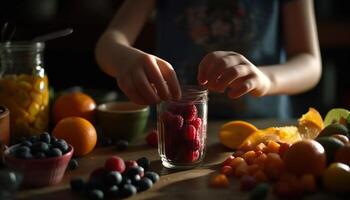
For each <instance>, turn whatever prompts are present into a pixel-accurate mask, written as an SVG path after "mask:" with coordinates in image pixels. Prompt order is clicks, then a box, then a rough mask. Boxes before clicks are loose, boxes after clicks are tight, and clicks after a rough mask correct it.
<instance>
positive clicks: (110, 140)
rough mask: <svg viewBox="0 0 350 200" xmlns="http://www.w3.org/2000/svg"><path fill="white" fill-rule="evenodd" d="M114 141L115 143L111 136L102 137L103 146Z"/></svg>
mask: <svg viewBox="0 0 350 200" xmlns="http://www.w3.org/2000/svg"><path fill="white" fill-rule="evenodd" d="M112 143H113V141H112V139H111V138H109V137H103V138H102V139H101V145H102V146H103V147H108V146H111V145H112Z"/></svg>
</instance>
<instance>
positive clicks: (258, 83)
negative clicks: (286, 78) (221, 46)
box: [198, 51, 271, 98]
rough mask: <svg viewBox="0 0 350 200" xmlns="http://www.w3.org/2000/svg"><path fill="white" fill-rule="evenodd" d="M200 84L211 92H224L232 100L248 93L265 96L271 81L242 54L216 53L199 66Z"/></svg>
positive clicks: (207, 56) (207, 57)
mask: <svg viewBox="0 0 350 200" xmlns="http://www.w3.org/2000/svg"><path fill="white" fill-rule="evenodd" d="M198 82H199V84H201V85H205V86H206V87H207V88H208V89H209V90H212V91H217V92H224V91H225V89H228V91H227V95H228V96H229V97H230V98H238V97H240V96H242V95H245V94H247V93H251V94H252V95H254V96H263V95H265V94H266V93H267V92H268V90H269V89H270V86H271V80H270V79H269V78H268V76H267V75H265V74H264V73H263V72H262V71H260V70H259V69H258V68H257V67H256V66H254V65H253V64H252V63H251V62H249V60H247V59H246V58H245V57H244V56H242V55H241V54H238V53H236V52H230V51H215V52H212V53H209V54H207V55H206V56H205V57H204V58H203V59H202V61H201V63H200V64H199V71H198Z"/></svg>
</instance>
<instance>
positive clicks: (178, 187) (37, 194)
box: [16, 119, 328, 200]
mask: <svg viewBox="0 0 350 200" xmlns="http://www.w3.org/2000/svg"><path fill="white" fill-rule="evenodd" d="M248 121H250V122H251V123H253V124H254V125H256V126H257V127H258V128H266V127H269V126H280V125H292V124H294V123H295V122H294V121H289V122H281V121H276V120H273V119H270V120H248ZM225 122H226V121H210V122H209V123H208V146H207V155H206V157H205V160H204V162H203V166H201V167H198V168H195V169H190V170H184V171H178V170H177V171H176V170H168V169H166V168H163V167H162V164H161V161H160V158H159V155H158V151H157V149H155V148H150V147H148V146H147V145H146V144H145V142H144V140H142V141H141V140H140V141H139V142H136V143H135V144H131V145H130V147H129V148H128V149H127V150H125V151H117V150H116V149H115V148H113V147H107V148H102V147H101V148H96V149H95V150H94V151H93V152H92V153H91V154H89V155H88V156H85V157H83V158H80V159H79V160H78V161H79V167H78V168H77V169H75V170H67V171H66V173H65V176H64V178H63V180H62V182H61V183H60V184H59V185H56V186H51V187H45V188H40V189H22V190H20V191H19V192H18V194H17V196H16V199H32V200H48V199H49V200H56V199H57V200H69V199H83V198H82V197H81V196H79V195H78V194H75V193H73V192H72V191H71V190H70V187H69V181H70V179H71V178H73V177H79V176H83V177H86V178H87V177H88V175H89V173H90V172H91V171H92V170H93V169H95V168H97V167H100V166H103V165H104V161H105V159H106V158H107V157H109V156H111V155H118V156H120V157H122V158H123V159H125V160H130V159H137V158H139V157H142V156H145V157H147V158H148V159H150V160H151V168H152V169H151V170H153V171H156V172H158V173H159V174H160V175H161V178H160V180H159V182H157V183H156V184H155V185H154V186H153V187H152V188H151V189H150V190H147V191H145V192H142V193H138V194H137V195H135V196H133V197H131V199H147V200H148V199H167V200H171V199H181V200H183V199H191V200H193V199H220V200H221V199H249V193H247V192H244V193H243V192H240V191H239V189H238V187H239V184H238V183H237V181H232V184H231V185H230V188H225V189H214V188H210V187H208V178H209V177H210V175H211V174H212V173H215V172H217V171H218V169H219V167H218V166H219V165H220V163H221V162H222V161H223V160H225V158H226V157H227V156H229V155H230V154H231V153H232V151H231V150H229V149H227V148H224V147H223V146H222V145H221V144H220V143H219V141H218V137H217V133H218V130H219V128H220V126H221V125H222V124H223V123H225ZM38 178H40V177H38ZM268 199H274V197H273V195H272V194H270V195H269V198H268ZM315 199H320V197H319V196H317V197H316V198H315ZM327 199H328V198H327Z"/></svg>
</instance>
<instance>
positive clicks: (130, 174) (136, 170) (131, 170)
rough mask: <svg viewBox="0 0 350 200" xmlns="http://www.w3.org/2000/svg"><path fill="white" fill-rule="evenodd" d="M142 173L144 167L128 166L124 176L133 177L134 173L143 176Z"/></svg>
mask: <svg viewBox="0 0 350 200" xmlns="http://www.w3.org/2000/svg"><path fill="white" fill-rule="evenodd" d="M143 174H144V169H143V168H142V167H140V166H135V167H130V168H129V169H128V170H127V171H126V173H125V176H126V177H128V178H130V179H131V178H133V177H135V176H136V175H140V176H143Z"/></svg>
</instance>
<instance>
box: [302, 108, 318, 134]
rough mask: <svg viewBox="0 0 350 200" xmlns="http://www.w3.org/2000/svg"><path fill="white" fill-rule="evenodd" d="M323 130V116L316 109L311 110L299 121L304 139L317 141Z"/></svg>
mask: <svg viewBox="0 0 350 200" xmlns="http://www.w3.org/2000/svg"><path fill="white" fill-rule="evenodd" d="M323 128H324V123H323V120H322V116H321V115H320V113H319V112H318V111H317V110H316V109H314V108H309V111H308V112H307V113H305V114H303V115H302V116H301V117H300V118H299V119H298V130H299V132H300V135H301V137H302V138H303V139H315V138H316V137H317V136H318V135H319V134H320V132H321V131H322V129H323Z"/></svg>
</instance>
